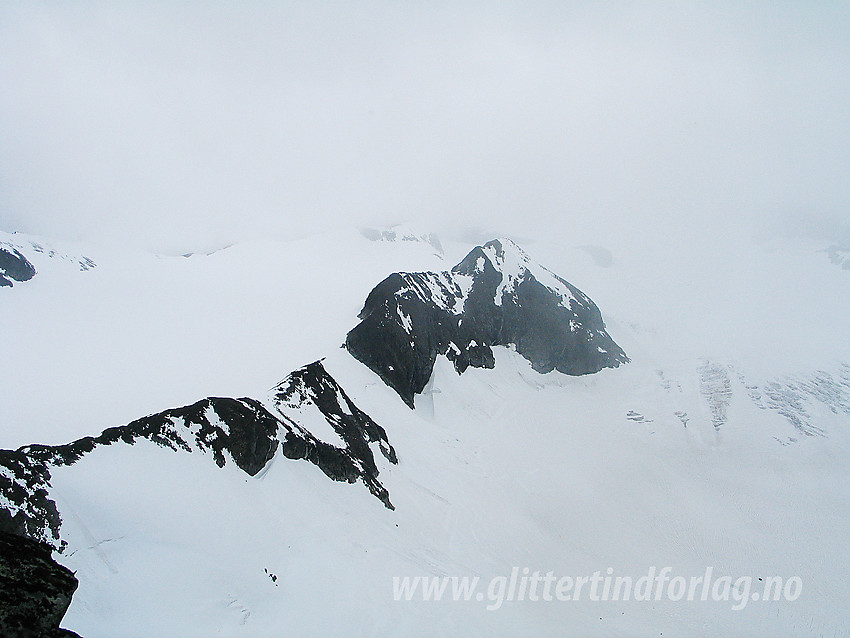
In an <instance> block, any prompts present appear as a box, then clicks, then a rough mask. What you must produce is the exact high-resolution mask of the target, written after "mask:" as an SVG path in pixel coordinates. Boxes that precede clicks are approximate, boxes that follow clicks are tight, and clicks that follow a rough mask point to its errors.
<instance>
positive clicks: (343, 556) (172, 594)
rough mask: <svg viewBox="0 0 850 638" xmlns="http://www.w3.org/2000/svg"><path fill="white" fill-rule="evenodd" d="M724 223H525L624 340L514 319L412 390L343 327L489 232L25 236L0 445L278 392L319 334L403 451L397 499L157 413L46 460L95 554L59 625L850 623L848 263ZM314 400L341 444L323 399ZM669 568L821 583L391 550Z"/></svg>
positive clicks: (513, 627) (2, 315) (755, 626)
mask: <svg viewBox="0 0 850 638" xmlns="http://www.w3.org/2000/svg"><path fill="white" fill-rule="evenodd" d="M408 235H410V236H411V237H413V235H412V234H411V233H408ZM423 236H425V235H423ZM427 237H429V238H430V235H427ZM0 240H2V241H9V242H11V241H14V242H16V245H20V246H23V248H22V249H21V250H22V251H23V249H24V248H26V246H27V245H28V244H27V242H28V241H30V239H29V238H22V237H21V236H19V235H14V236H5V235H4V236H3V237H0ZM44 241H47V240H44ZM593 241H594V242H595V241H598V238H593ZM718 242H719V240H718ZM719 243H722V249H719V248H718V245H719ZM719 243H712V242H710V241H703V242H701V243H700V242H696V241H695V242H694V243H691V244H688V243H677V244H675V245H671V244H668V243H666V240H665V238H663V237H658V238H656V240H655V243H651V242H644V243H642V244H641V245H640V246H634V245H631V244H630V243H629V242H628V241H625V240H623V241H621V242H619V243H618V242H617V241H616V240H615V239H613V238H612V239H611V241H610V242H609V243H607V244H606V245H605V246H604V249H602V250H604V251H605V252H604V254H605V255H607V256H610V257H611V259H610V261H609V260H608V259H599V255H600V254H602V253H600V250H594V251H588V250H586V249H587V247H588V244H587V243H584V242H583V241H582V242H580V241H578V240H577V241H576V243H575V244H574V245H573V244H571V245H564V244H558V243H555V242H550V241H546V240H543V239H540V240H537V241H533V240H532V241H530V242H529V243H523V249H525V250H526V252H528V253H529V254H530V255H531V256H532V257H533V259H534V261H536V262H539V263H541V264H544V265H545V266H546V268H548V269H549V270H550V271H551V272H552V273H555V274H557V275H558V276H559V277H561V278H563V279H565V280H566V281H569V282H570V283H571V284H573V285H575V286H577V287H579V288H580V289H581V290H582V291H584V292H585V293H586V294H587V295H588V296H589V297H590V298H591V299H592V300H593V301H594V302H595V303H596V304H597V305H598V306H599V309H600V310H601V312H602V315H603V317H604V319H605V322H606V326H607V330H608V332H609V333H610V334H611V336H612V337H613V339H614V340H615V341H616V342H617V343H618V344H619V345H620V346H622V348H623V350H624V351H625V352H626V353H627V354H628V356H629V357H630V359H631V362H630V363H628V364H625V365H622V366H620V367H619V368H615V369H604V370H602V371H600V372H598V373H596V374H592V375H586V376H579V377H571V376H567V375H563V374H561V373H559V372H551V373H548V374H539V373H537V372H535V371H534V370H532V368H531V365H530V364H529V362H528V361H526V360H525V359H524V358H523V357H522V356H520V355H519V354H518V353H517V352H515V351H513V350H512V349H511V348H508V347H495V348H494V353H495V358H496V365H495V368H493V369H480V368H469V369H468V370H466V372H464V373H463V374H462V375H458V374H457V373H456V372H455V369H454V368H453V366H452V364H451V362H449V361H448V360H447V359H446V358H445V357H443V356H440V357H438V359H437V363H436V365H435V367H434V372H433V374H432V377H431V380H430V382H429V384H428V386H427V387H426V390H425V392H423V393H422V394H420V395H417V396H416V398H415V409H414V410H411V409H409V408H408V407H407V406H406V405H405V404H404V403H403V402H402V401H401V400H400V398H399V396H398V395H397V394H396V393H395V392H394V391H393V390H392V389H390V388H389V387H387V386H386V385H385V384H384V383H383V382H382V381H381V379H380V378H379V377H378V376H377V375H375V374H374V373H373V372H371V371H370V370H369V369H368V368H366V367H365V366H364V365H362V364H360V363H359V362H358V361H356V360H355V359H354V358H353V357H352V356H350V355H349V354H348V352H347V351H345V350H343V349H341V348H340V345H341V344H342V343H343V341H344V339H345V335H346V333H347V331H349V330H350V329H351V328H352V327H353V326H354V325H355V324H356V322H357V313H358V312H359V311H360V309H361V307H362V304H363V301H364V300H365V298H366V296H367V295H368V293H369V291H370V290H371V289H372V287H373V286H375V285H376V284H377V283H378V282H380V281H381V280H383V279H384V277H386V276H387V275H388V274H390V273H392V272H396V271H404V272H414V271H425V270H430V271H434V272H440V271H444V270H447V269H449V268H451V266H452V265H453V264H455V263H456V262H457V261H458V260H459V259H461V258H462V257H463V256H464V255H465V254H466V253H467V252H468V251H469V250H470V249H471V248H472V245H471V244H465V243H462V242H458V241H447V240H446V239H444V238H440V242H439V245H440V246H441V248H442V250H443V252H444V253H445V256H443V254H442V253H441V252H438V251H435V249H434V245H433V244H432V243H431V240H430V239H429V240H428V241H426V240H420V241H417V240H416V238H415V237H414V238H413V239H410V238H408V237H407V235H405V236H404V240H403V241H401V240H399V241H389V240H388V239H387V238H386V237H382V240H381V241H369V240H368V239H367V238H366V237H364V236H362V235H361V234H360V233H358V232H357V231H356V230H352V231H350V232H348V231H340V232H339V233H338V234H335V235H331V236H315V237H310V238H307V239H301V240H298V241H292V242H262V243H250V244H247V243H246V244H237V245H235V246H232V247H228V248H226V249H223V250H221V251H218V252H215V253H212V254H209V255H192V256H190V257H171V256H169V257H164V256H153V255H148V254H143V253H134V252H130V251H123V250H122V249H121V248H120V247H117V246H107V247H100V248H99V249H98V248H93V249H92V250H89V249H88V248H87V249H86V250H84V251H83V252H84V253H85V254H86V255H87V256H90V257H91V260H92V262H93V263H94V264H96V266H95V267H93V268H91V269H90V270H85V271H81V270H78V269H76V268H65V267H64V265H65V264H66V263H70V262H62V263H61V264H57V267H55V268H48V267H46V266H45V265H44V264H43V263H41V264H40V263H37V260H36V259H35V258H33V259H31V261H32V263H33V264H34V265H35V267H36V269H37V270H38V274H37V275H36V276H35V277H34V278H33V279H32V280H31V281H29V282H24V283H20V284H16V285H15V286H14V287H13V288H10V289H3V290H0V305H2V312H0V352H2V353H3V362H4V365H3V366H2V370H0V375H2V376H0V422H2V423H3V424H4V427H3V431H2V439H0V447H3V448H17V447H19V446H21V445H24V444H30V443H51V444H55V443H65V442H68V441H71V440H73V439H75V438H78V437H81V436H85V435H95V434H98V433H99V432H100V431H101V430H102V429H104V428H106V427H110V426H115V425H122V424H125V423H128V422H130V421H132V420H133V419H136V418H138V417H141V416H144V415H146V414H151V413H154V412H159V411H161V410H164V409H166V408H170V407H174V406H179V405H185V404H188V403H192V402H194V401H197V400H199V399H201V398H202V397H206V396H224V397H242V396H248V397H255V398H257V399H260V400H264V401H267V400H268V396H269V393H270V392H271V390H272V389H273V387H274V386H275V384H276V383H277V382H278V381H279V380H280V379H281V378H282V377H284V376H285V375H286V374H287V373H288V372H289V371H290V370H294V369H296V368H298V367H300V366H302V365H304V364H306V363H309V362H311V361H315V360H317V359H319V358H321V357H325V360H324V366H325V368H326V369H327V370H328V372H329V373H330V374H331V375H332V376H333V378H334V379H336V381H337V382H339V384H340V385H341V386H342V387H343V388H344V389H345V392H346V393H347V394H348V396H349V397H350V398H351V399H352V400H353V402H354V403H355V404H356V405H357V407H359V408H360V409H361V410H363V411H364V412H366V413H367V414H368V415H369V416H370V417H371V418H372V419H373V420H374V421H375V422H376V423H378V424H379V425H380V426H382V427H383V428H384V429H385V430H386V433H387V436H388V440H389V443H390V444H391V445H392V446H393V448H394V449H395V451H396V453H397V455H398V464H397V465H394V464H392V463H390V462H389V461H387V460H386V459H385V458H383V456H381V455H380V454H375V461H376V463H377V464H378V468H379V470H380V475H379V480H380V481H381V483H382V484H383V486H384V487H386V489H387V490H388V491H389V495H390V499H391V500H392V504H393V505H394V506H395V510H394V511H393V510H390V509H388V508H387V507H385V506H384V504H382V503H381V501H380V500H379V499H377V498H375V496H373V495H372V494H370V492H369V490H368V489H366V488H365V487H364V485H363V484H361V483H359V482H357V483H351V484H349V483H345V482H335V481H331V480H329V479H328V477H327V476H325V474H323V473H322V471H321V470H320V469H319V468H318V467H316V466H315V465H313V464H310V463H306V462H302V461H298V462H293V461H291V460H289V459H286V458H284V457H283V455H282V452H281V451H280V450H278V452H277V453H276V455H275V456H274V457H273V458H272V460H271V461H270V462H269V463H268V464H267V465H266V466H265V467H264V468H263V469H262V470H261V471H260V472H259V473H258V474H257V475H256V476H253V477H251V476H249V475H247V474H246V473H245V472H243V471H241V470H240V469H239V468H237V467H236V466H235V465H234V464H232V463H227V464H225V465H224V467H218V466H217V465H216V464H215V463H214V462H213V461H212V459H211V458H210V457H209V456H208V455H205V454H203V453H201V452H199V451H194V452H192V453H188V452H183V451H173V450H171V449H168V448H164V447H159V446H157V445H155V444H154V443H151V442H150V441H146V440H140V441H137V442H136V443H135V444H134V445H127V444H124V443H115V444H113V445H110V446H108V447H100V448H97V449H95V450H94V451H93V452H91V453H90V454H88V455H86V456H85V457H83V458H82V459H81V460H79V461H78V462H77V463H75V464H74V465H70V466H63V467H56V468H54V469H53V470H52V471H51V473H52V486H53V487H52V491H51V493H50V494H51V496H52V498H54V499H55V501H56V504H57V506H58V509H59V511H60V513H61V516H62V519H63V522H62V527H61V536H62V539H63V540H65V541H66V542H67V547H66V548H65V550H64V551H63V552H61V553H55V554H54V556H55V558H56V559H57V560H58V561H59V562H60V563H62V564H63V565H66V566H67V567H69V568H70V569H72V570H74V571H75V572H76V576H77V578H78V579H79V580H80V586H79V589H78V590H77V592H76V594H75V595H74V598H73V602H72V604H71V607H70V609H69V611H68V613H67V615H66V617H65V620H64V622H63V626H64V627H67V628H68V629H71V630H73V631H76V632H78V633H79V634H80V635H81V636H85V637H86V638H97V637H112V636H122V637H134V636H139V637H142V636H163V637H166V636H174V637H190V636H198V637H209V636H234V637H237V636H245V637H252V638H257V637H260V638H262V637H269V638H271V637H276V636H282V635H287V636H332V635H337V636H339V635H346V636H400V637H402V636H450V635H466V636H482V637H485V636H487V637H489V636H589V635H593V636H612V637H614V636H617V637H620V636H650V635H664V636H706V637H713V636H716V637H729V636H753V635H763V636H776V637H781V636H841V635H847V634H846V633H845V632H846V631H847V630H846V628H847V627H848V626H850V608H848V605H847V602H846V601H847V599H848V595H850V577H848V574H850V558H848V552H847V551H846V544H847V538H848V537H850V339H848V338H847V337H848V334H847V332H848V323H847V317H848V316H850V276H848V273H847V271H846V270H842V269H841V268H836V267H835V264H833V263H830V261H829V259H827V258H826V256H825V255H824V254H823V252H822V251H823V249H824V248H825V246H821V245H819V244H817V243H816V242H804V241H802V240H800V241H791V240H780V239H773V240H770V241H760V242H756V241H752V240H750V239H747V238H744V237H740V236H738V237H733V238H732V239H728V238H725V239H724V240H723V241H722V242H719ZM593 246H594V247H596V248H599V246H601V244H596V243H593ZM72 248H73V247H72ZM30 252H32V251H30ZM25 254H26V256H27V257H28V258H30V253H29V252H27V253H25ZM75 254H76V253H75ZM60 265H61V266H63V267H61V268H60V267H58V266H60ZM550 283H551V285H552V286H556V285H558V286H560V285H561V284H560V283H559V282H558V280H557V279H555V278H554V277H553V278H552V281H551V282H550ZM547 285H549V284H547ZM305 413H306V412H305ZM304 425H306V427H308V428H309V429H310V430H311V431H313V433H314V435H315V436H317V437H318V438H319V439H322V440H326V441H328V442H330V443H335V442H336V443H337V444H338V443H339V437H338V436H337V435H336V434H335V433H334V431H333V430H332V428H330V427H329V425H328V424H327V423H326V422H324V421H323V419H322V417H321V414H320V413H318V412H314V411H310V412H309V414H307V418H306V419H305V422H304ZM314 428H315V429H314ZM653 566H655V567H657V568H658V569H661V568H664V567H668V566H669V567H671V568H672V572H671V574H672V575H681V576H684V577H686V578H690V577H692V576H701V575H702V574H704V572H705V570H706V568H707V567H712V568H713V571H714V574H715V575H716V576H721V575H728V576H731V577H732V580H733V581H735V580H736V579H737V578H739V577H741V576H751V577H752V578H753V580H754V581H756V580H757V579H758V578H767V577H773V576H780V577H782V578H784V579H788V578H791V577H794V576H797V577H799V578H800V579H801V581H802V583H803V587H802V591H801V593H800V595H799V597H798V598H797V599H796V600H793V601H787V600H778V601H763V600H758V601H756V600H751V601H750V602H748V603H747V604H746V605H745V606H744V607H743V608H742V609H738V610H734V609H733V606H734V604H735V603H734V601H722V602H715V601H713V600H709V601H699V600H697V601H692V602H689V601H685V600H680V601H671V600H669V599H667V598H666V597H663V598H662V599H661V600H651V601H639V600H629V601H612V600H609V601H594V600H590V599H589V598H588V597H587V596H584V597H582V598H581V599H580V600H570V601H558V600H552V601H548V602H547V601H543V600H538V601H531V600H524V601H519V600H513V601H505V602H504V603H503V604H501V606H500V607H499V608H498V609H493V610H489V609H488V608H487V607H488V600H486V599H484V600H476V599H474V598H473V599H472V600H468V601H453V600H451V599H450V596H447V597H446V598H445V599H444V600H441V601H434V600H429V601H424V600H422V598H421V597H418V598H417V597H413V598H412V599H411V600H394V595H393V578H394V577H405V576H411V577H415V576H427V577H432V576H458V577H464V576H469V577H475V576H477V577H480V579H481V581H482V582H483V583H485V584H486V583H487V582H488V581H490V580H491V579H493V578H495V577H500V576H509V575H510V574H511V572H512V570H513V569H514V568H517V567H518V568H519V569H520V570H522V569H524V568H528V569H529V571H530V572H533V571H535V570H536V571H540V572H541V573H546V572H550V571H552V572H554V573H555V574H557V575H558V576H565V575H569V576H590V575H592V574H593V573H594V572H597V571H599V572H601V573H602V574H603V575H604V574H605V573H606V570H608V569H609V568H611V570H612V573H613V574H614V575H616V576H631V577H633V578H635V579H637V578H639V577H641V576H643V575H645V574H647V571H648V570H649V569H650V568H651V567H653ZM481 587H482V591H484V589H483V588H484V587H485V585H482V586H481ZM756 591H758V590H757V589H756V588H755V586H754V589H753V592H756Z"/></svg>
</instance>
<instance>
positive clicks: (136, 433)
mask: <svg viewBox="0 0 850 638" xmlns="http://www.w3.org/2000/svg"><path fill="white" fill-rule="evenodd" d="M272 401H273V403H274V405H275V408H276V411H277V412H278V414H277V415H275V414H273V413H272V412H270V411H269V410H268V409H266V407H265V406H264V405H263V404H262V403H260V402H259V401H257V400H255V399H248V398H242V399H230V398H221V397H209V398H206V399H203V400H201V401H198V402H197V403H193V404H192V405H188V406H184V407H181V408H173V409H170V410H165V411H164V412H160V413H158V414H153V415H150V416H146V417H144V418H141V419H137V420H136V421H133V422H132V423H129V424H128V425H123V426H119V427H114V428H109V429H107V430H104V431H103V432H102V433H101V434H100V435H99V436H96V437H91V436H87V437H84V438H82V439H78V440H77V441H74V442H73V443H68V444H65V445H28V446H25V447H22V448H20V449H19V450H0V530H4V531H8V532H12V533H16V534H25V535H27V536H30V537H32V538H36V539H40V540H43V541H45V542H47V543H49V544H50V545H52V546H53V547H55V548H56V549H60V550H61V549H62V548H63V546H64V543H63V542H62V540H61V539H60V536H59V528H60V526H61V522H62V521H61V518H60V516H59V512H58V511H57V509H56V505H55V503H54V502H53V501H52V500H51V499H50V496H49V491H50V468H51V467H57V466H65V465H73V464H74V463H76V462H77V461H78V460H79V459H80V458H82V457H83V456H85V455H86V454H88V453H89V452H91V451H93V450H94V449H96V448H98V447H102V446H107V445H113V444H116V443H125V444H129V445H133V444H134V443H135V442H136V441H138V440H140V439H145V440H148V441H152V442H154V443H156V444H157V445H160V446H163V447H167V448H170V449H172V450H174V451H183V452H190V453H191V452H196V451H198V452H202V453H209V454H210V455H212V457H213V459H214V460H215V462H216V464H217V465H218V466H219V467H224V465H225V464H226V463H227V460H228V459H230V460H231V461H232V462H233V463H234V464H235V465H236V466H237V467H239V468H240V469H241V470H243V471H244V472H246V473H247V474H249V475H251V476H255V475H256V474H257V473H258V472H260V470H262V469H263V468H264V467H265V466H266V464H267V463H268V462H269V461H270V460H271V459H272V457H273V456H274V455H275V452H276V451H277V449H278V447H281V449H282V452H283V455H284V456H285V457H287V458H289V459H305V460H307V461H309V462H311V463H313V464H314V465H316V466H317V467H319V468H320V469H321V470H322V471H323V472H324V473H325V474H326V475H327V476H329V477H330V478H332V479H334V480H336V481H346V482H348V483H354V482H356V481H357V480H360V481H362V482H363V483H364V484H365V485H366V487H367V488H368V489H369V491H371V492H372V493H373V494H374V495H375V496H377V497H378V498H379V499H380V500H381V501H382V502H383V503H384V504H385V505H386V506H387V507H389V508H390V509H392V508H393V506H392V503H391V502H390V499H389V492H387V490H386V488H384V486H383V485H381V483H380V482H379V481H378V468H377V466H376V464H375V458H374V456H373V455H372V451H371V449H370V447H369V446H370V444H371V443H377V444H378V446H379V449H380V451H381V453H382V454H383V455H384V456H385V457H386V458H387V459H388V460H389V461H391V462H392V463H395V462H396V456H395V451H394V450H393V448H392V446H391V445H390V444H389V442H388V441H387V435H386V432H384V430H383V428H381V427H380V426H379V425H377V424H376V423H375V422H374V421H372V419H371V418H369V416H368V415H367V414H366V413H365V412H363V411H362V410H360V409H359V408H358V407H357V406H356V405H354V403H353V402H352V401H351V399H349V398H348V396H347V395H346V394H345V392H344V391H343V390H342V388H341V387H340V386H339V384H338V383H337V382H336V381H335V380H334V379H333V377H331V376H330V375H329V374H328V373H327V371H326V370H325V368H324V367H323V366H322V363H321V362H319V361H317V362H315V363H311V364H310V365H308V366H305V367H304V368H301V369H300V370H296V371H295V372H293V373H292V374H291V375H289V376H288V377H287V378H286V379H284V380H283V381H282V382H281V383H280V385H279V386H277V388H275V393H274V396H273V398H272ZM305 410H315V411H316V413H317V414H318V415H319V416H320V418H323V419H324V420H325V421H327V423H329V424H330V426H331V427H332V428H333V429H334V431H335V432H336V433H337V434H338V435H339V437H340V438H341V440H342V442H343V445H341V446H335V445H333V444H330V443H328V442H325V441H321V440H320V439H319V438H317V437H316V436H314V435H313V434H312V433H311V432H310V430H309V429H308V428H307V427H305V426H303V425H301V424H300V423H299V422H298V418H299V414H300V413H302V412H303V411H305Z"/></svg>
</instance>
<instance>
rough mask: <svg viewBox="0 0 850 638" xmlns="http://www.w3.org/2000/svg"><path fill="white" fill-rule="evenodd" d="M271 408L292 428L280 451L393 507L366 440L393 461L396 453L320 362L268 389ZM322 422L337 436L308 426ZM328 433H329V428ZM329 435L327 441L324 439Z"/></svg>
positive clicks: (394, 461)
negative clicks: (359, 484) (355, 484)
mask: <svg viewBox="0 0 850 638" xmlns="http://www.w3.org/2000/svg"><path fill="white" fill-rule="evenodd" d="M272 403H273V404H274V406H275V409H276V410H277V411H278V413H279V414H280V415H281V417H282V418H283V419H285V420H286V421H287V422H288V423H292V424H294V425H295V430H294V431H292V432H291V433H287V435H286V437H284V439H283V453H284V455H285V456H287V457H289V458H304V459H307V460H309V461H310V462H312V463H315V464H316V465H317V466H319V467H320V468H321V469H322V471H324V472H325V473H326V474H327V475H328V476H330V477H331V478H332V479H334V480H337V481H339V480H344V481H348V482H349V483H353V482H354V481H356V480H361V481H363V483H364V484H365V485H366V487H368V488H369V491H371V492H372V493H373V494H374V495H375V496H377V497H378V498H379V499H381V501H383V503H384V504H385V505H386V506H387V507H389V508H390V509H393V505H392V503H391V502H390V499H389V492H387V490H386V488H384V486H383V485H381V483H380V481H378V467H377V465H376V464H375V457H374V455H373V453H372V449H371V447H370V444H377V447H378V449H379V450H380V452H381V454H382V455H383V456H384V457H385V458H386V459H387V460H388V461H390V462H391V463H396V462H397V458H396V453H395V450H394V449H393V447H392V445H390V442H389V440H388V439H387V433H386V432H385V431H384V429H383V428H382V427H381V426H380V425H378V424H377V423H375V422H374V421H373V420H372V418H371V417H370V416H369V415H368V414H366V413H365V412H363V410H361V409H360V408H358V407H357V406H356V405H355V404H354V402H353V401H352V400H351V399H350V398H349V397H348V395H347V394H346V393H345V390H343V389H342V387H341V386H340V385H339V383H337V381H336V380H335V379H334V378H333V377H332V376H331V375H330V374H328V372H327V370H325V367H324V366H323V365H322V362H321V361H316V362H314V363H311V364H309V365H307V366H304V367H303V368H300V369H298V370H296V371H295V372H292V373H291V374H290V375H289V376H288V377H286V378H285V379H284V380H283V381H281V382H280V383H279V384H278V385H277V386H276V387H275V388H274V389H273V390H272ZM316 419H319V420H324V422H325V423H326V425H327V426H330V431H332V432H333V433H334V434H335V435H336V437H328V436H327V435H323V434H322V433H321V432H320V431H319V428H316V427H313V428H312V429H309V428H310V424H311V423H315V422H316ZM330 431H328V433H329V432H330ZM326 438H331V439H332V440H331V441H328V440H323V439H326Z"/></svg>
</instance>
